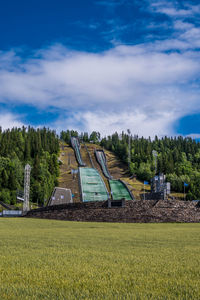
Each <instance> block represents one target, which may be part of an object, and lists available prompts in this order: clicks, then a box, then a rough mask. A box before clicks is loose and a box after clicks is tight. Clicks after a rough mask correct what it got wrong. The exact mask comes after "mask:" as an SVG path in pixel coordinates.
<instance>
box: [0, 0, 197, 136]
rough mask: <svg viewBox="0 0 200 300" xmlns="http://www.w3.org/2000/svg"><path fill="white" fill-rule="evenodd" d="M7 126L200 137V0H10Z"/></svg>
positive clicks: (4, 90)
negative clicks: (128, 129)
mask: <svg viewBox="0 0 200 300" xmlns="http://www.w3.org/2000/svg"><path fill="white" fill-rule="evenodd" d="M0 37H1V38H0V125H1V126H2V127H3V128H8V127H12V126H21V125H23V124H24V125H33V126H48V127H51V128H54V129H57V130H58V132H59V131H60V130H62V129H63V130H66V129H72V128H73V129H77V130H79V131H89V132H91V131H93V130H98V131H100V132H101V133H102V134H103V135H107V134H110V133H113V132H115V131H118V132H121V131H122V130H127V128H130V129H131V132H132V134H139V135H140V136H141V135H143V136H146V137H147V136H154V135H155V134H157V135H159V136H163V135H178V134H181V135H190V136H192V137H199V136H200V130H199V128H200V126H199V125H200V52H199V50H200V2H199V0H198V1H195V0H192V1H184V0H182V1H175V0H171V1H170V0H168V1H165V0H161V1H159V0H158V1H156V0H144V1H143V0H84V1H83V0H73V1H68V0H57V1H55V0H48V1H47V0H43V1H41V0H34V1H32V0H29V1H25V0H20V1H16V0H7V1H4V2H3V3H2V4H1V9H0Z"/></svg>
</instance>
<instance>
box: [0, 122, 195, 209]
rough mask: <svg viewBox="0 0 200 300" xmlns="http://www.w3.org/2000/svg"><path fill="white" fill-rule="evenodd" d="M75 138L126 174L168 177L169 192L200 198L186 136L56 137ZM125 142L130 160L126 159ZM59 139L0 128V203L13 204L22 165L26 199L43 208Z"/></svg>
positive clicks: (190, 143) (192, 145)
mask: <svg viewBox="0 0 200 300" xmlns="http://www.w3.org/2000/svg"><path fill="white" fill-rule="evenodd" d="M71 136H76V137H79V138H80V140H81V141H83V142H86V143H87V142H92V143H95V144H97V145H101V146H102V147H104V148H105V149H107V150H110V151H112V152H114V153H115V154H116V156H117V157H118V158H119V159H120V160H121V161H123V162H124V163H125V164H127V167H129V172H130V175H135V176H136V177H137V178H138V179H139V180H142V181H143V180H145V181H146V180H147V181H149V182H150V180H151V178H152V177H153V176H155V157H154V156H153V154H152V152H153V150H154V151H156V152H157V170H156V173H157V174H158V173H160V172H162V173H164V174H166V175H167V181H169V182H170V183H171V188H172V190H173V191H174V192H183V189H184V183H186V184H187V187H186V188H185V189H186V193H187V197H186V199H187V200H193V199H200V143H199V142H198V141H196V140H194V139H192V138H189V137H182V136H178V137H162V138H158V137H157V136H155V138H154V139H151V138H150V137H149V138H144V137H138V136H137V135H134V136H132V135H128V134H127V133H124V132H122V133H121V134H118V133H114V134H112V135H110V136H107V137H101V135H100V133H99V132H96V131H93V132H92V133H91V134H88V133H87V132H84V133H80V134H79V133H78V132H77V131H74V130H67V131H62V132H61V133H60V139H61V140H64V141H65V142H66V143H68V144H69V143H70V137H71ZM129 143H130V161H129ZM58 155H59V137H58V135H57V134H56V132H55V131H53V130H50V129H47V128H41V129H34V128H32V127H28V128H26V127H22V128H13V129H7V130H4V131H2V129H1V128H0V201H3V202H6V203H10V204H15V203H16V195H17V191H19V190H21V191H23V185H24V167H25V165H26V164H27V163H28V164H30V166H31V168H32V169H31V190H30V200H31V201H32V202H35V203H36V202H37V203H39V204H40V205H45V203H46V201H47V200H48V199H49V197H50V195H51V192H52V190H53V188H54V186H56V185H57V184H58V182H57V178H58V176H59V162H58Z"/></svg>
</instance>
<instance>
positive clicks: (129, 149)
mask: <svg viewBox="0 0 200 300" xmlns="http://www.w3.org/2000/svg"><path fill="white" fill-rule="evenodd" d="M127 132H128V166H129V169H130V163H131V131H130V129H127Z"/></svg>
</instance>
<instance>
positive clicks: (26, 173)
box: [23, 164, 31, 212]
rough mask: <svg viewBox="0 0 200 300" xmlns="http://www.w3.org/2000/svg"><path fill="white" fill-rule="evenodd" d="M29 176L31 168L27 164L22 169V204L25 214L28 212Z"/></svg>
mask: <svg viewBox="0 0 200 300" xmlns="http://www.w3.org/2000/svg"><path fill="white" fill-rule="evenodd" d="M30 174H31V166H30V165H29V164H27V165H26V166H25V169H24V204H23V211H24V212H27V211H28V210H29V194H30Z"/></svg>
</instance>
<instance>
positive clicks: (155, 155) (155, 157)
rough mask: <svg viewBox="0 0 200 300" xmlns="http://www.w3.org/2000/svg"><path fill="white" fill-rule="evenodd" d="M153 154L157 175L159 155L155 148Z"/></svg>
mask: <svg viewBox="0 0 200 300" xmlns="http://www.w3.org/2000/svg"><path fill="white" fill-rule="evenodd" d="M152 154H153V157H154V159H155V175H156V173H157V156H158V153H157V151H156V150H153V151H152Z"/></svg>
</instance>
